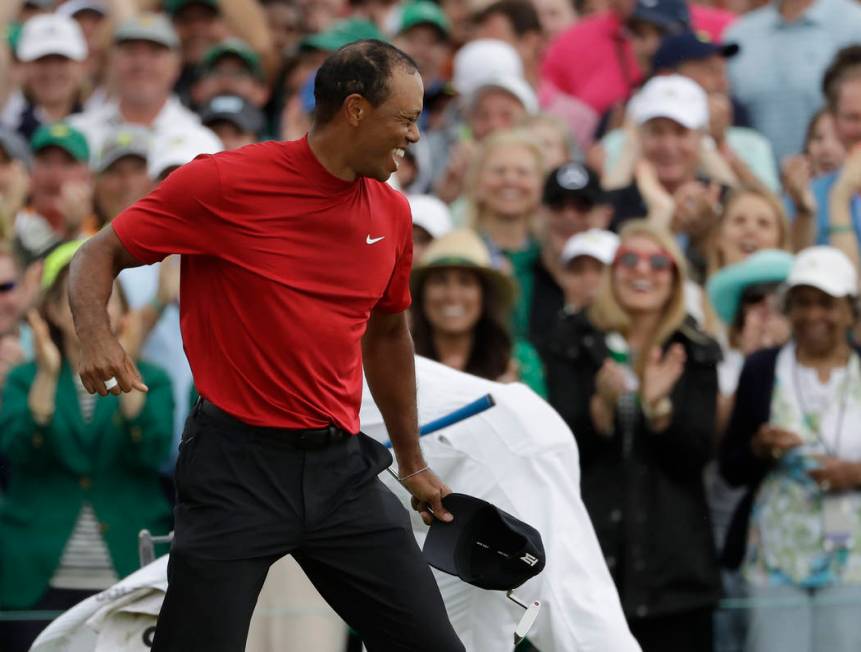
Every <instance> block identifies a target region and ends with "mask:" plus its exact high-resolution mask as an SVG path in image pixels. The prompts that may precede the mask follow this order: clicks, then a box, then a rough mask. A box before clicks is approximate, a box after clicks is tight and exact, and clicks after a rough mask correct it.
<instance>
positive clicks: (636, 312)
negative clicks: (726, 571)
mask: <svg viewBox="0 0 861 652" xmlns="http://www.w3.org/2000/svg"><path fill="white" fill-rule="evenodd" d="M685 278H686V271H685V259H684V256H683V255H682V253H681V251H680V249H679V247H678V246H677V244H676V242H675V240H674V239H673V237H672V236H671V235H670V234H669V233H668V232H667V231H665V230H662V229H660V228H659V227H656V226H655V225H653V224H650V223H648V222H646V221H644V220H634V221H631V222H630V223H628V224H627V225H626V226H625V228H624V229H623V230H622V232H621V234H620V245H619V249H618V251H617V253H616V257H615V259H614V261H613V263H612V264H611V265H610V266H608V268H607V269H606V270H605V272H604V277H603V279H602V289H601V291H599V294H598V297H597V298H596V300H595V302H594V303H593V304H592V306H591V308H589V309H587V310H586V311H583V312H580V313H577V314H574V315H570V316H567V317H566V318H565V319H564V320H562V321H561V322H560V323H559V325H558V329H557V330H556V332H555V333H554V334H553V336H552V337H551V338H550V339H549V341H548V343H547V347H546V350H545V356H544V360H545V365H546V377H547V386H548V394H549V400H550V403H551V404H552V405H553V406H554V407H555V408H556V409H557V410H558V411H559V413H560V415H562V417H563V418H564V419H565V421H566V422H567V423H568V425H569V426H570V427H571V429H572V431H573V432H574V433H575V437H576V438H577V443H578V446H579V448H580V455H581V471H582V480H581V485H582V492H583V500H584V502H585V503H586V507H587V508H588V510H589V514H590V516H591V518H592V522H593V523H594V524H595V530H596V532H597V534H598V539H599V541H600V543H601V547H602V549H603V552H604V555H605V558H606V560H607V566H608V568H609V569H610V572H611V574H612V575H613V577H614V580H615V581H616V585H617V588H618V589H619V595H620V597H621V599H622V605H623V607H624V609H625V613H626V615H627V617H628V622H629V624H630V626H631V631H632V632H633V634H634V636H635V637H636V638H637V640H638V641H639V643H640V645H641V647H642V649H643V650H644V652H652V651H653V650H655V651H656V650H660V651H661V652H673V651H674V650H679V651H682V650H684V651H689V650H702V651H709V650H711V649H712V612H713V610H714V607H715V605H716V603H717V600H718V598H719V596H720V580H719V575H718V567H717V562H716V555H715V550H714V545H713V541H712V534H711V528H710V525H709V513H708V507H707V504H706V498H705V491H704V487H703V481H702V471H703V467H704V466H705V465H706V463H707V462H708V461H709V460H710V458H711V457H712V445H713V441H714V431H715V409H716V398H717V371H716V365H717V361H718V359H719V357H720V350H719V348H718V346H717V344H716V343H715V342H714V341H713V340H711V339H710V338H709V337H707V336H706V335H705V334H703V333H702V332H701V331H699V330H698V329H697V327H696V325H695V323H694V322H693V321H692V320H691V319H690V318H688V317H687V314H686V309H685V296H684V295H685V290H684V285H685Z"/></svg>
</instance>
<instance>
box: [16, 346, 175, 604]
mask: <svg viewBox="0 0 861 652" xmlns="http://www.w3.org/2000/svg"><path fill="white" fill-rule="evenodd" d="M139 368H140V371H141V375H142V376H143V380H144V383H146V385H147V386H148V387H149V393H148V394H147V399H146V403H145V404H144V407H143V409H142V410H141V412H140V414H139V415H138V416H137V417H135V418H134V419H131V420H127V419H125V418H124V417H123V416H122V413H121V411H120V406H119V400H118V397H116V396H113V395H108V396H105V397H96V404H95V408H94V411H93V417H92V420H91V421H90V423H85V422H84V420H83V418H82V416H81V411H80V405H79V403H78V394H77V389H76V387H75V383H74V380H73V378H72V371H71V369H70V368H69V366H68V364H66V363H64V364H63V368H62V370H61V372H60V377H59V380H58V382H57V398H56V410H55V413H54V416H53V418H52V420H51V422H50V423H49V424H47V425H45V426H38V425H36V423H35V422H34V421H33V418H32V416H31V414H30V409H29V407H28V406H27V396H28V393H29V391H30V386H31V385H32V383H33V379H34V378H35V375H36V364H35V363H32V362H31V363H27V364H24V365H21V366H19V367H16V368H15V369H13V370H12V372H11V373H10V374H9V376H8V377H7V379H6V386H5V390H4V395H3V402H2V406H3V407H2V409H0V454H2V455H3V456H4V457H5V458H6V460H7V461H8V464H9V466H10V482H9V488H8V491H7V492H6V493H5V494H4V495H2V496H0V607H3V608H7V609H8V608H12V609H26V608H29V607H31V606H32V605H33V604H35V603H36V602H37V601H38V599H39V598H40V597H41V595H42V594H43V592H44V591H45V589H46V588H47V586H48V582H49V581H50V579H51V577H52V576H53V574H54V572H55V571H56V569H57V566H58V565H59V563H60V558H61V556H62V554H63V549H64V548H65V545H66V542H67V541H68V539H69V536H70V535H71V533H72V530H73V528H74V526H75V522H76V521H77V518H78V514H79V512H80V510H81V506H82V504H83V503H84V500H87V501H89V503H90V504H91V505H92V506H93V510H94V511H95V513H96V517H97V518H98V520H99V522H100V523H101V527H102V534H103V536H104V539H105V543H106V544H107V547H108V550H109V551H110V554H111V559H112V560H113V562H114V567H115V570H116V573H117V575H119V576H120V577H123V576H125V575H128V574H129V573H131V572H132V571H134V570H136V569H137V568H138V565H139V564H138V556H137V535H138V532H139V531H140V530H141V529H142V528H149V529H151V530H152V531H153V532H155V533H158V534H164V533H167V532H168V531H169V530H170V527H171V519H170V516H171V514H170V506H169V504H168V501H167V499H166V497H165V495H164V493H163V491H162V489H161V485H160V483H159V475H158V468H159V465H160V464H161V462H162V461H163V460H164V459H165V457H166V456H167V454H168V451H169V449H170V445H171V441H172V431H173V394H172V391H171V384H170V379H169V378H168V376H167V375H166V374H165V373H164V372H163V371H161V370H160V369H159V368H157V367H154V366H151V365H148V364H145V363H140V366H139Z"/></svg>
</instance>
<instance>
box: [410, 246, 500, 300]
mask: <svg viewBox="0 0 861 652" xmlns="http://www.w3.org/2000/svg"><path fill="white" fill-rule="evenodd" d="M450 267H460V268H466V269H474V270H475V271H476V272H478V273H479V275H481V276H482V277H483V278H484V279H486V280H487V281H488V283H489V284H490V286H491V287H492V288H493V290H494V291H495V292H496V293H497V296H498V297H499V303H500V306H501V308H502V309H503V310H507V309H508V308H510V307H511V306H512V304H513V303H514V298H515V295H516V294H517V289H516V286H515V285H514V280H513V279H512V278H511V277H509V276H507V275H505V274H503V273H502V272H500V271H499V270H497V269H494V267H493V265H492V263H491V261H490V251H488V249H487V245H485V244H484V242H483V241H482V239H481V238H480V237H479V236H478V234H477V233H476V232H475V231H473V230H471V229H456V230H454V231H450V232H449V233H447V234H445V235H444V236H442V237H441V238H437V239H436V240H434V241H433V242H431V243H430V245H428V248H427V249H426V250H425V253H424V255H423V256H422V257H421V260H419V261H418V262H417V263H416V265H415V267H413V272H412V277H411V278H410V285H411V286H412V290H413V294H416V290H418V289H419V288H420V287H421V286H422V285H423V284H424V282H425V279H426V278H427V275H428V274H429V273H430V271H431V270H433V269H440V268H450Z"/></svg>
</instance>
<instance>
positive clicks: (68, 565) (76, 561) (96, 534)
mask: <svg viewBox="0 0 861 652" xmlns="http://www.w3.org/2000/svg"><path fill="white" fill-rule="evenodd" d="M73 377H74V379H75V387H76V389H77V391H78V405H80V408H81V416H82V417H83V419H84V421H85V422H86V423H89V422H90V421H91V420H92V418H93V412H94V411H95V409H96V400H97V399H98V396H97V395H95V394H90V393H88V392H87V390H86V389H85V388H84V385H83V383H82V382H81V378H80V376H78V374H73ZM117 579H118V578H117V574H116V572H115V571H114V564H113V562H112V561H111V555H110V552H109V551H108V547H107V545H106V544H105V540H104V538H103V537H102V529H101V525H100V524H99V521H98V519H97V518H96V512H95V511H93V506H92V505H91V504H90V503H88V502H85V503H84V504H83V506H82V507H81V512H80V513H79V514H78V520H77V522H76V523H75V528H74V529H73V530H72V535H71V536H70V537H69V540H68V541H67V542H66V547H65V549H64V550H63V556H62V557H61V558H60V565H59V567H58V568H57V570H56V572H55V573H54V576H53V577H52V578H51V582H50V585H51V586H52V587H54V588H56V589H76V590H81V591H83V590H87V591H100V590H101V589H105V588H107V587H109V586H111V585H112V584H115V583H116V582H117Z"/></svg>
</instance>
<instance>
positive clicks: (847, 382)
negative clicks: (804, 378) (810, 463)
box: [792, 351, 855, 457]
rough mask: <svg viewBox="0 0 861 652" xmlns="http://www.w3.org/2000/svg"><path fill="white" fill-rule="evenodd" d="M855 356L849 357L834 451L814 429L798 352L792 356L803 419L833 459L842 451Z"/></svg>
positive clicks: (794, 377)
mask: <svg viewBox="0 0 861 652" xmlns="http://www.w3.org/2000/svg"><path fill="white" fill-rule="evenodd" d="M854 356H855V354H854V353H853V354H852V355H851V356H849V363H848V364H847V365H846V376H845V378H844V379H843V389H842V390H841V396H840V412H839V413H838V415H837V432H836V433H835V437H834V449H833V451H832V450H831V449H829V447H828V444H826V443H825V439H824V438H823V437H822V433H821V432H820V429H819V428H818V427H814V423H813V417H812V415H811V413H810V412H809V411H808V409H807V406H806V405H805V403H804V394H803V393H802V391H801V382H800V380H799V377H798V366H799V365H798V357H797V352H796V351H793V354H792V382H793V386H794V389H795V398H796V399H797V400H798V406H799V407H800V408H801V418H802V420H803V421H804V424H805V425H806V426H807V428H808V430H810V432H812V433H813V434H814V435H815V436H816V439H817V440H818V441H819V443H820V444H822V448H824V449H825V452H826V453H827V454H828V455H830V456H831V457H837V454H838V452H839V451H840V437H841V435H842V434H843V421H844V417H845V416H846V403H847V402H848V400H849V385H850V383H851V380H852V378H851V373H852V360H853V358H854ZM824 414H825V411H824V410H823V412H822V415H820V419H819V424H820V425H821V424H822V418H821V417H822V416H823V415H824Z"/></svg>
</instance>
